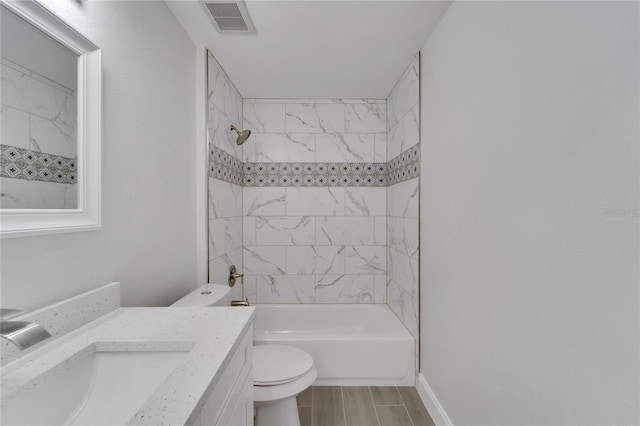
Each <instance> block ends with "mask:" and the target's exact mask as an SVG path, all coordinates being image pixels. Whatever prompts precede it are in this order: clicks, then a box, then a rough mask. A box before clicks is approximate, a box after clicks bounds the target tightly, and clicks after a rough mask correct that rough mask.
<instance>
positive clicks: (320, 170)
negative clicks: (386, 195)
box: [242, 163, 387, 186]
mask: <svg viewBox="0 0 640 426" xmlns="http://www.w3.org/2000/svg"><path fill="white" fill-rule="evenodd" d="M243 171H244V176H243V177H242V184H243V186H387V163H244V170H243Z"/></svg>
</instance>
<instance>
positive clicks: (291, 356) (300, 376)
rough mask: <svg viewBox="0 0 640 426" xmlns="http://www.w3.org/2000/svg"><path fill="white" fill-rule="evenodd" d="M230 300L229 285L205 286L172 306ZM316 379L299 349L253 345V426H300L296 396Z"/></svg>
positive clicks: (306, 356) (309, 360) (217, 303)
mask: <svg viewBox="0 0 640 426" xmlns="http://www.w3.org/2000/svg"><path fill="white" fill-rule="evenodd" d="M230 298H231V296H230V287H229V286H226V285H222V284H206V285H203V286H201V287H198V289H196V290H195V291H193V292H191V293H189V294H187V295H186V296H184V297H183V298H182V299H180V300H178V301H177V302H175V303H174V304H173V305H171V306H183V307H185V306H193V307H204V306H229V304H230V301H231V299H230ZM237 309H242V308H241V307H239V308H237ZM317 376H318V373H317V371H316V368H315V366H314V365H313V358H311V355H309V354H308V353H306V352H305V351H303V350H301V349H298V348H293V347H291V346H284V345H258V346H254V347H253V400H254V402H255V413H256V426H299V425H300V418H299V416H298V405H297V403H296V396H297V395H298V394H299V393H300V392H302V391H303V390H305V389H306V388H308V387H309V386H311V385H312V384H313V382H314V381H315V380H316V377H317Z"/></svg>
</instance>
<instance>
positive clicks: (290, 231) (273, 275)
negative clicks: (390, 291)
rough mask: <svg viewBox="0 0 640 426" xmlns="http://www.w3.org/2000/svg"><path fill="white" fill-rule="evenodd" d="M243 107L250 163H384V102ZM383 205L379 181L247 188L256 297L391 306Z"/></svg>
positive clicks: (250, 103)
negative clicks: (387, 298)
mask: <svg viewBox="0 0 640 426" xmlns="http://www.w3.org/2000/svg"><path fill="white" fill-rule="evenodd" d="M243 111H244V128H248V129H250V130H251V131H252V136H251V139H250V141H249V142H250V143H247V144H245V145H244V153H243V161H244V162H245V164H250V163H269V164H271V163H306V164H315V165H319V164H320V163H327V164H331V163H385V162H386V161H387V146H386V145H387V144H386V136H387V128H386V120H387V118H386V101H384V100H383V101H370V100H272V99H268V100H267V99H245V100H244V104H243ZM316 168H317V167H316ZM310 170H311V168H310ZM386 202H387V200H386V187H385V186H384V185H382V186H380V185H379V184H377V183H376V182H369V183H367V182H357V185H355V184H354V185H353V186H350V185H349V183H347V184H346V185H345V184H340V185H326V184H325V185H317V184H316V185H308V186H305V185H304V184H301V185H296V184H291V183H290V184H287V185H285V184H283V185H282V186H268V187H261V186H248V185H245V187H244V189H243V214H244V216H245V217H244V224H243V229H244V240H243V242H244V273H245V289H246V291H247V294H248V295H249V299H250V301H253V302H257V303H385V301H386V282H385V281H386V213H387V206H386Z"/></svg>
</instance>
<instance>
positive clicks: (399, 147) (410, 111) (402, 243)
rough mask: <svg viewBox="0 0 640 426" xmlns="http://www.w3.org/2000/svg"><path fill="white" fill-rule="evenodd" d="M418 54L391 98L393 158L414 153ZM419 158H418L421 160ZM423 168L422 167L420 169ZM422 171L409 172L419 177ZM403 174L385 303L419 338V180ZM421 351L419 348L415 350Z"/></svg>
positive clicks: (390, 220)
mask: <svg viewBox="0 0 640 426" xmlns="http://www.w3.org/2000/svg"><path fill="white" fill-rule="evenodd" d="M419 66H420V65H419V57H418V56H416V58H415V59H414V61H413V62H412V64H411V65H410V66H409V68H408V69H407V70H406V71H405V73H404V74H403V76H402V78H401V79H400V80H399V81H398V83H397V85H396V87H395V88H394V90H393V91H392V92H391V95H390V96H389V98H388V100H387V112H388V116H387V117H388V119H387V131H388V135H389V143H388V146H387V149H388V151H387V156H388V158H389V160H391V159H393V158H397V157H398V155H400V154H402V153H409V152H416V156H418V155H419V154H418V151H419V142H420V132H419V107H420V102H419V93H420V86H419V75H420V74H419ZM418 161H419V160H418ZM417 170H418V171H419V166H418V169H417ZM417 175H418V173H417V172H416V174H414V175H411V176H417ZM411 176H408V177H410V178H409V179H406V180H405V179H401V180H400V182H399V183H394V184H392V185H390V186H389V187H388V188H387V190H386V191H387V275H386V279H387V304H388V305H389V307H390V308H391V309H392V310H393V312H395V314H396V315H397V316H398V317H399V318H400V319H401V320H402V322H403V323H404V324H405V326H406V327H407V329H408V330H409V331H410V332H411V334H413V336H414V337H415V338H416V348H417V347H418V346H417V340H418V338H419V332H418V324H419V317H418V315H419V305H418V303H419V270H418V265H419V251H420V248H419V226H418V217H419V216H418V214H419V210H418V205H419V194H420V193H419V186H418V185H419V179H418V178H417V177H411ZM416 350H417V349H416Z"/></svg>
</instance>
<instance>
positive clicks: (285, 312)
mask: <svg viewBox="0 0 640 426" xmlns="http://www.w3.org/2000/svg"><path fill="white" fill-rule="evenodd" d="M253 330H254V344H256V345H261V344H267V343H278V344H283V345H290V346H295V347H297V348H300V349H303V350H305V351H307V352H308V353H309V354H310V355H311V356H312V357H313V360H314V363H315V365H316V368H317V370H318V380H317V381H316V383H315V384H317V385H343V386H345V385H346V386H363V385H371V386H414V385H415V354H414V340H413V336H411V334H410V333H409V332H408V331H407V329H406V328H405V327H404V325H402V323H401V322H400V320H398V318H397V317H396V316H395V314H394V313H393V312H391V310H390V309H389V308H388V307H387V306H386V305H355V304H354V305H346V304H345V305H320V304H318V305H257V306H256V318H255V321H254V326H253Z"/></svg>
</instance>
